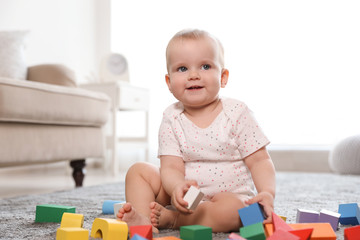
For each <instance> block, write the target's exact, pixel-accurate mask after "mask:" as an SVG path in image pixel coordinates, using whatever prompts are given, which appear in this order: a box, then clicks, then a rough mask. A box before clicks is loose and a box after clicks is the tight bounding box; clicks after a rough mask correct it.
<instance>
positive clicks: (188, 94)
mask: <svg viewBox="0 0 360 240" xmlns="http://www.w3.org/2000/svg"><path fill="white" fill-rule="evenodd" d="M219 56H220V49H219V47H218V45H217V44H216V43H215V41H214V40H213V39H211V38H209V37H202V38H199V39H175V40H173V42H171V43H170V45H169V48H168V58H167V60H168V74H167V75H166V83H167V84H168V87H169V90H170V91H171V92H172V93H173V95H174V96H175V97H176V98H177V99H178V100H179V101H180V102H182V103H183V105H184V106H185V107H187V106H189V107H201V106H205V105H208V104H210V103H212V102H213V101H215V100H217V99H218V94H219V90H220V87H225V84H226V82H225V83H222V69H221V65H220V61H219V59H220V58H219ZM226 80H227V79H226Z"/></svg>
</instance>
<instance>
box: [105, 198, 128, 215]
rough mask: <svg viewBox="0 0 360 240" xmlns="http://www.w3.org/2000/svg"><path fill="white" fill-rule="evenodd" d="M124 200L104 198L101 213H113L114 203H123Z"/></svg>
mask: <svg viewBox="0 0 360 240" xmlns="http://www.w3.org/2000/svg"><path fill="white" fill-rule="evenodd" d="M123 202H124V201H116V200H105V201H104V203H103V205H102V213H103V214H114V204H116V203H123Z"/></svg>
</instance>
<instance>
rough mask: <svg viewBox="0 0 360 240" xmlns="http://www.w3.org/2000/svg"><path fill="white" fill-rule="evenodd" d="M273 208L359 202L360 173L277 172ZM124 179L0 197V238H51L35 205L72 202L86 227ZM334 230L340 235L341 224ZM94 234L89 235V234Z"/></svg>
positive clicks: (282, 211)
mask: <svg viewBox="0 0 360 240" xmlns="http://www.w3.org/2000/svg"><path fill="white" fill-rule="evenodd" d="M276 178H277V189H276V200H275V212H276V213H277V214H278V215H281V216H286V217H287V222H288V223H295V219H296V210H297V209H298V208H303V209H308V210H314V211H320V210H321V209H327V210H329V211H334V212H337V210H338V206H339V204H341V203H358V204H359V203H360V176H354V175H336V174H330V173H289V172H279V173H277V176H276ZM124 199H125V196H124V183H120V182H119V183H111V184H106V185H99V186H92V187H84V188H78V189H74V190H70V191H61V192H54V193H49V194H41V195H30V196H22V197H15V198H7V199H2V200H0V239H55V238H56V230H57V228H58V227H59V226H60V224H59V223H35V209H36V205H40V204H57V205H65V206H75V207H76V212H77V213H81V214H83V215H84V217H85V220H84V228H86V229H89V230H90V229H91V226H92V223H93V221H94V219H95V218H97V217H106V218H109V217H112V216H111V215H103V214H102V204H103V201H104V200H124ZM346 227H348V226H341V225H340V227H339V229H338V230H337V231H336V235H337V239H344V238H343V232H344V228H346ZM160 236H161V237H162V236H177V237H179V231H173V230H161V231H160V233H159V234H156V235H154V237H160ZM227 236H228V234H227V233H217V234H213V239H214V240H220V239H221V240H225V239H226V237H227ZM89 239H92V238H89Z"/></svg>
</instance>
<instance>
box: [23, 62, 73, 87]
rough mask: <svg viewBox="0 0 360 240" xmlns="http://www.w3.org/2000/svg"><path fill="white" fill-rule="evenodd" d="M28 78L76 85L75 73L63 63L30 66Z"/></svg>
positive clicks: (64, 84) (57, 83)
mask: <svg viewBox="0 0 360 240" xmlns="http://www.w3.org/2000/svg"><path fill="white" fill-rule="evenodd" d="M27 80H29V81H35V82H42V83H49V84H55V85H61V86H68V87H76V86H77V84H76V80H75V73H74V71H73V70H71V69H70V68H68V67H66V66H64V65H61V64H41V65H35V66H31V67H29V68H28V73H27Z"/></svg>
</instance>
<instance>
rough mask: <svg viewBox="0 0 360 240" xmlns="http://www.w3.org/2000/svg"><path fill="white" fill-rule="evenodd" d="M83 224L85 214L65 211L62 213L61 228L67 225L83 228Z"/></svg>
mask: <svg viewBox="0 0 360 240" xmlns="http://www.w3.org/2000/svg"><path fill="white" fill-rule="evenodd" d="M83 224H84V215H82V214H76V213H68V212H65V213H63V215H62V218H61V224H60V227H61V228H66V227H69V228H71V227H76V228H82V227H83Z"/></svg>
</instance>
